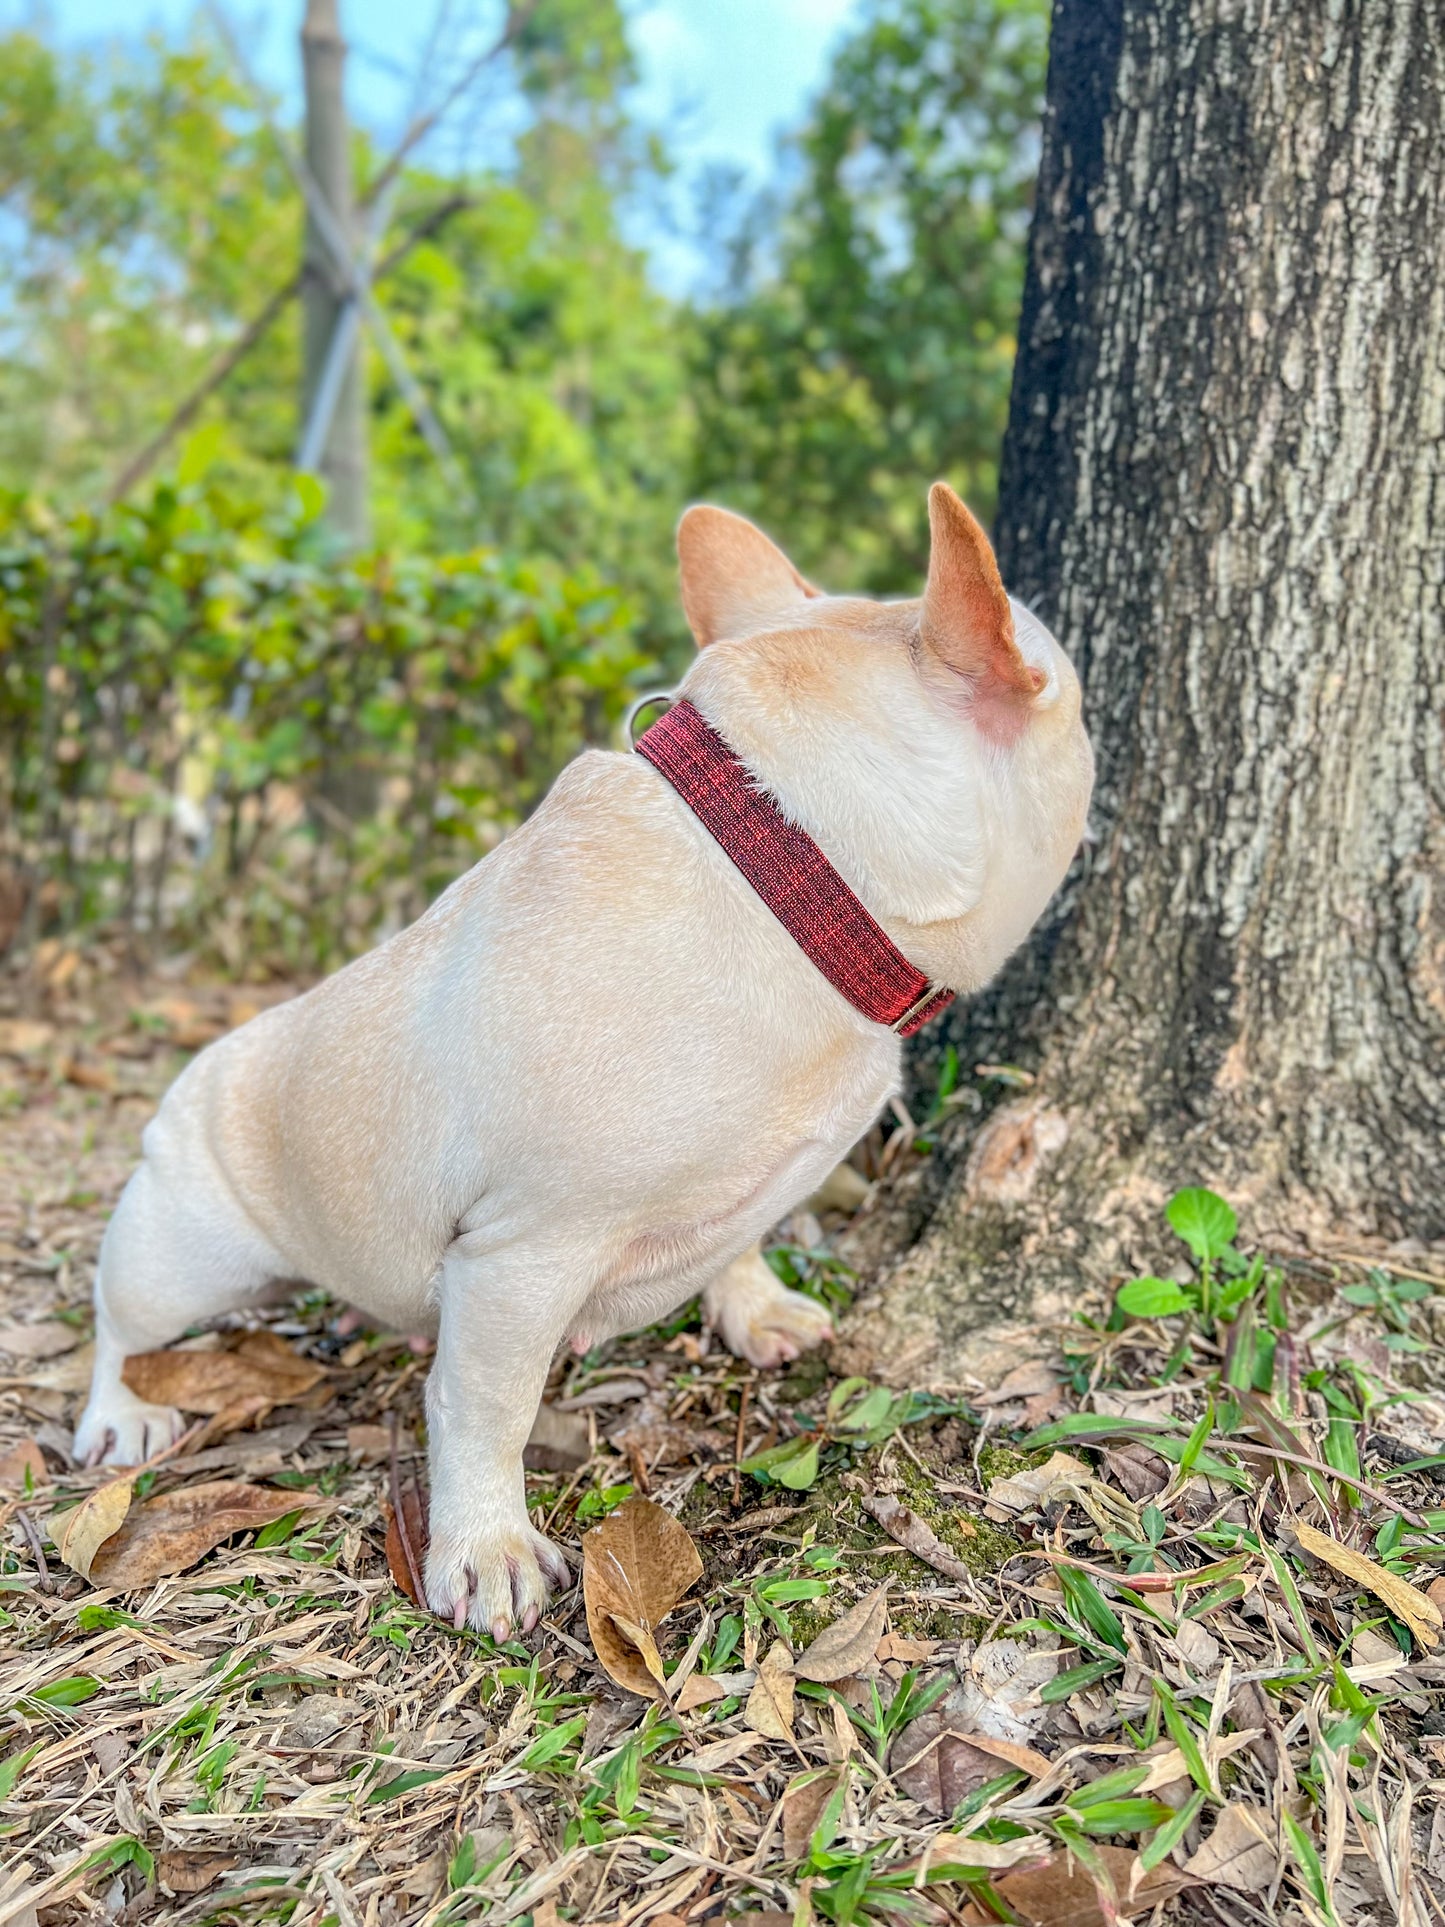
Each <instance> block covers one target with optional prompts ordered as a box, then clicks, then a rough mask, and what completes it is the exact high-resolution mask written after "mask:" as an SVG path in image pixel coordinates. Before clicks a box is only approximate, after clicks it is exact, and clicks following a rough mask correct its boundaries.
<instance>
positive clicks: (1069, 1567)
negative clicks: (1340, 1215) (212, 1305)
mask: <svg viewBox="0 0 1445 1927" xmlns="http://www.w3.org/2000/svg"><path fill="white" fill-rule="evenodd" d="M56 970H57V972H59V973H63V974H62V975H61V981H59V982H57V983H52V986H51V995H50V1000H49V1003H48V1005H45V1006H42V1010H43V1014H42V1015H40V1016H35V1015H31V1014H26V1015H21V1014H18V1010H17V1014H11V1015H0V1166H3V1169H4V1173H5V1175H4V1180H3V1185H0V1294H3V1297H0V1589H3V1590H0V1688H3V1692H0V1706H3V1709H4V1710H3V1720H4V1731H3V1734H0V1841H3V1848H0V1868H3V1871H0V1927H6V1923H15V1924H16V1927H26V1924H27V1923H32V1922H37V1921H38V1922H42V1923H45V1922H55V1923H60V1922H70V1921H81V1920H86V1921H89V1920H113V1921H124V1922H145V1923H151V1922H154V1923H157V1924H158V1927H160V1924H162V1923H172V1922H177V1923H178V1922H182V1921H184V1922H197V1923H201V1922H236V1923H242V1922H244V1923H253V1922H254V1923H261V1922H286V1923H290V1924H291V1927H386V1924H387V1923H407V1924H408V1927H410V1924H411V1923H425V1924H426V1927H459V1924H460V1923H463V1922H469V1921H496V1922H502V1921H518V1922H523V1923H525V1922H528V1921H530V1922H533V1923H535V1927H553V1923H556V1922H560V1921H579V1922H593V1921H595V1922H616V1923H618V1924H619V1927H623V1924H625V1923H631V1922H644V1921H651V1922H659V1923H662V1927H678V1924H679V1923H681V1922H690V1923H701V1922H707V1921H723V1920H730V1919H738V1918H747V1919H751V1920H753V1921H754V1922H756V1923H769V1927H783V1923H787V1922H793V1921H797V1922H802V1923H806V1922H809V1921H830V1922H838V1923H842V1924H843V1927H847V1923H849V1922H867V1921H890V1922H892V1921H898V1922H908V1921H918V1922H985V1921H989V1920H995V1919H1012V1920H1018V1921H1024V1922H1039V1923H1049V1927H1095V1924H1096V1923H1101V1922H1109V1921H1114V1920H1124V1921H1128V1920H1144V1919H1151V1918H1157V1919H1159V1920H1161V1921H1165V1920H1169V1921H1220V1922H1225V1923H1230V1924H1231V1927H1233V1924H1234V1923H1238V1924H1239V1927H1245V1924H1246V1923H1255V1922H1266V1921H1275V1920H1279V1921H1289V1922H1302V1923H1311V1924H1312V1927H1313V1924H1315V1923H1325V1924H1327V1927H1328V1924H1329V1923H1340V1927H1370V1924H1371V1923H1376V1922H1378V1923H1385V1922H1392V1921H1396V1920H1399V1921H1404V1922H1406V1923H1408V1927H1436V1924H1437V1923H1445V1645H1442V1641H1441V1618H1440V1606H1441V1602H1442V1599H1445V1462H1442V1463H1431V1461H1432V1460H1445V1398H1442V1396H1441V1393H1440V1389H1439V1388H1440V1386H1441V1384H1442V1382H1445V1374H1442V1371H1441V1357H1440V1353H1439V1351H1438V1350H1437V1349H1436V1345H1437V1343H1438V1341H1439V1340H1440V1338H1441V1337H1445V1317H1442V1316H1441V1314H1440V1310H1439V1306H1438V1301H1437V1299H1436V1298H1435V1296H1434V1287H1435V1286H1436V1285H1440V1284H1445V1280H1442V1279H1439V1278H1435V1277H1433V1276H1432V1275H1431V1274H1430V1271H1429V1267H1428V1264H1427V1263H1425V1262H1424V1261H1421V1263H1420V1264H1419V1265H1417V1267H1416V1268H1415V1269H1414V1270H1413V1271H1412V1270H1411V1269H1410V1268H1409V1267H1406V1268H1405V1269H1398V1268H1397V1269H1395V1270H1391V1269H1389V1268H1388V1267H1387V1266H1385V1265H1382V1264H1377V1265H1374V1266H1372V1265H1370V1263H1369V1256H1368V1254H1363V1255H1362V1256H1361V1259H1360V1261H1359V1262H1358V1263H1355V1262H1351V1263H1348V1264H1341V1265H1339V1266H1336V1267H1334V1268H1333V1269H1328V1268H1321V1267H1319V1266H1312V1265H1306V1264H1303V1263H1300V1262H1295V1263H1287V1262H1283V1261H1281V1262H1279V1263H1270V1264H1266V1263H1265V1262H1264V1261H1263V1260H1259V1261H1256V1262H1254V1263H1251V1262H1249V1261H1248V1260H1247V1259H1245V1258H1241V1257H1239V1256H1238V1255H1237V1250H1236V1245H1235V1242H1234V1240H1235V1237H1236V1231H1235V1227H1234V1225H1233V1222H1232V1214H1229V1213H1228V1212H1227V1208H1225V1207H1218V1201H1213V1202H1212V1203H1211V1202H1210V1201H1209V1200H1208V1194H1191V1195H1189V1196H1187V1197H1186V1198H1185V1199H1184V1201H1183V1202H1182V1203H1181V1202H1180V1201H1176V1205H1175V1206H1173V1207H1171V1216H1172V1218H1173V1220H1174V1231H1171V1230H1170V1229H1168V1228H1167V1227H1161V1232H1160V1250H1159V1263H1160V1265H1161V1266H1162V1267H1163V1268H1164V1270H1165V1271H1166V1272H1167V1273H1168V1274H1169V1275H1168V1276H1165V1277H1151V1278H1144V1279H1140V1280H1135V1281H1132V1282H1129V1283H1127V1284H1126V1285H1125V1289H1124V1294H1123V1301H1122V1303H1123V1308H1122V1309H1119V1310H1116V1311H1115V1313H1114V1315H1113V1317H1112V1318H1110V1319H1108V1320H1107V1321H1104V1322H1100V1323H1097V1324H1095V1325H1092V1326H1091V1325H1087V1324H1084V1323H1080V1324H1078V1325H1076V1326H1074V1327H1071V1328H1070V1329H1069V1330H1068V1331H1066V1332H1061V1333H1056V1334H1053V1341H1052V1343H1051V1344H1049V1345H1046V1346H1041V1355H1040V1357H1039V1358H1037V1359H1033V1360H1027V1361H1023V1362H1021V1363H1020V1366H1019V1368H1018V1370H1017V1371H1015V1372H1014V1373H1013V1374H1012V1375H1011V1377H1010V1379H1009V1380H1007V1381H1005V1383H1004V1384H1003V1385H1002V1386H999V1387H992V1388H988V1387H982V1386H979V1387H969V1388H965V1391H966V1392H967V1394H968V1396H964V1397H960V1398H959V1399H957V1400H955V1401H945V1400H939V1399H933V1398H927V1397H909V1396H907V1395H899V1394H896V1393H894V1392H891V1391H886V1390H884V1389H883V1388H880V1387H875V1386H871V1385H868V1384H867V1383H865V1382H862V1381H858V1380H848V1381H843V1382H842V1383H839V1382H838V1381H836V1380H835V1379H833V1378H831V1377H830V1376H829V1374H828V1371H827V1368H826V1364H825V1363H824V1362H821V1361H816V1360H805V1361H802V1362H800V1364H799V1365H798V1366H796V1367H795V1368H794V1369H793V1370H792V1371H791V1372H790V1373H789V1374H788V1375H786V1376H782V1375H778V1374H758V1373H755V1372H753V1371H751V1370H750V1369H749V1368H747V1367H746V1366H744V1365H742V1364H740V1363H739V1362H738V1361H736V1360H734V1359H732V1358H730V1357H729V1356H727V1355H725V1354H723V1353H721V1352H720V1351H719V1350H718V1348H717V1346H716V1345H715V1344H713V1343H710V1342H709V1341H708V1340H707V1338H706V1336H705V1335H704V1334H703V1333H702V1332H701V1330H700V1329H699V1327H698V1324H697V1321H696V1317H695V1315H690V1316H680V1317H679V1318H678V1319H677V1320H676V1321H674V1322H673V1324H672V1325H671V1326H670V1327H668V1328H666V1329H662V1330H654V1331H652V1332H649V1333H647V1334H644V1335H642V1336H640V1337H637V1338H632V1339H623V1340H619V1341H618V1342H617V1343H615V1344H614V1345H612V1346H610V1347H608V1348H606V1349H605V1350H603V1351H601V1352H599V1353H597V1354H594V1355H591V1356H589V1357H588V1358H586V1359H582V1360H575V1359H569V1360H567V1361H565V1362H559V1365H558V1366H557V1368H556V1370H555V1371H554V1374H553V1381H552V1384H551V1387H550V1389H549V1393H548V1405H547V1407H546V1409H545V1410H544V1413H543V1417H542V1420H541V1421H540V1422H539V1426H538V1429H537V1432H536V1433H535V1434H534V1439H533V1443H532V1446H531V1447H530V1448H529V1460H530V1461H531V1462H532V1469H531V1470H529V1473H528V1494H529V1498H530V1500H531V1503H532V1506H533V1517H534V1519H535V1520H536V1522H537V1524H538V1525H539V1526H542V1527H543V1528H544V1529H545V1530H547V1531H548V1532H549V1533H551V1534H552V1535H553V1537H554V1538H555V1539H556V1540H557V1541H558V1542H559V1543H560V1544H561V1545H562V1546H563V1548H564V1550H566V1551H567V1552H568V1553H569V1555H570V1558H571V1563H572V1566H573V1569H574V1571H579V1572H583V1573H584V1580H585V1584H584V1586H579V1587H578V1588H577V1589H575V1590H574V1591H572V1592H571V1593H569V1594H568V1595H567V1596H566V1597H564V1598H563V1599H562V1600H561V1601H560V1602H558V1604H557V1605H556V1607H555V1609H554V1611H553V1612H552V1613H550V1614H549V1615H548V1617H547V1618H546V1619H545V1620H544V1622H543V1625H542V1626H541V1628H539V1630H538V1632H537V1633H536V1634H535V1635H534V1636H533V1637H532V1638H531V1639H529V1640H526V1641H517V1642H514V1643H509V1644H508V1645H506V1646H504V1647H502V1648H500V1649H499V1648H497V1647H495V1646H494V1645H493V1644H492V1642H491V1641H490V1640H489V1639H487V1638H486V1637H483V1636H478V1635H474V1634H471V1633H469V1632H455V1631H453V1630H452V1629H450V1628H448V1627H445V1626H443V1625H441V1624H439V1623H438V1622H437V1621H436V1620H434V1619H432V1618H430V1617H429V1616H427V1615H425V1614H423V1613H421V1612H420V1611H419V1610H417V1608H416V1606H415V1605H414V1603H413V1601H412V1598H411V1597H409V1596H408V1595H409V1594H411V1595H413V1596H414V1594H415V1590H416V1581H415V1573H416V1570H417V1567H418V1564H419V1559H420V1553H421V1549H422V1546H423V1544H424V1532H425V1522H424V1505H425V1502H424V1459H423V1455H422V1431H421V1425H422V1403H421V1400H422V1388H423V1385H424V1382H425V1374H426V1369H427V1361H426V1359H425V1357H423V1356H418V1355H417V1354H416V1353H415V1352H414V1351H413V1350H412V1349H411V1347H410V1346H408V1344H407V1343H406V1341H405V1340H404V1339H401V1338H399V1337H395V1336H392V1335H387V1334H380V1333H373V1332H370V1331H367V1330H364V1329H359V1328H356V1327H355V1325H354V1321H353V1320H352V1319H351V1318H349V1317H348V1316H347V1315H346V1314H345V1312H344V1310H343V1308H341V1307H339V1306H337V1305H335V1304H332V1303H330V1302H328V1301H325V1300H323V1299H321V1298H320V1297H317V1296H308V1297H303V1298H301V1299H298V1300H297V1302H296V1303H295V1304H294V1305H292V1306H290V1307H283V1308H279V1309H276V1310H273V1311H269V1312H267V1313H266V1314H265V1315H264V1317H262V1318H254V1319H245V1320H242V1319H237V1320H233V1321H229V1322H228V1323H227V1325H226V1326H225V1328H223V1329H220V1330H216V1331H208V1332H204V1333H198V1334H196V1335H194V1336H193V1337H192V1338H190V1339H188V1340H187V1341H185V1343H184V1345H183V1347H182V1348H181V1349H180V1350H178V1351H176V1352H173V1353H172V1354H170V1355H168V1356H167V1357H166V1358H165V1359H164V1360H161V1359H157V1360H153V1361H147V1362H145V1363H143V1364H140V1365H138V1366H137V1367H136V1370H137V1372H138V1373H139V1374H140V1375H141V1376H143V1377H144V1376H145V1375H146V1374H149V1375H150V1376H149V1378H148V1379H147V1392H148V1395H151V1396H157V1397H164V1398H167V1399H173V1400H176V1401H178V1402H180V1403H181V1404H183V1406H185V1407H186V1409H187V1411H188V1414H189V1415H190V1416H191V1419H192V1423H191V1428H190V1430H189V1432H188V1433H187V1435H186V1437H185V1438H184V1439H183V1440H182V1442H181V1444H180V1446H179V1447H178V1448H177V1449H176V1450H175V1451H173V1452H172V1453H170V1454H167V1455H164V1456H163V1457H162V1458H161V1459H160V1460H159V1461H158V1462H156V1463H154V1464H152V1465H151V1466H150V1467H148V1468H146V1469H144V1470H143V1471H142V1472H141V1473H140V1474H138V1475H137V1476H136V1477H134V1478H130V1477H126V1478H123V1479H119V1480H118V1479H117V1478H116V1476H115V1475H114V1474H113V1473H92V1472H85V1471H82V1470H80V1469H78V1468H76V1467H75V1466H74V1465H73V1464H72V1462H71V1460H70V1457H69V1451H68V1447H69V1438H70V1432H69V1428H70V1424H71V1422H72V1420H73V1418H74V1416H75V1413H76V1411H77V1409H78V1406H79V1403H80V1400H81V1397H82V1394H83V1389H84V1384H85V1381H86V1377H87V1370H88V1333H89V1314H88V1303H87V1296H88V1288H89V1281H90V1275H91V1269H92V1266H93V1263H94V1258H95V1252H96V1249H97V1246H98V1243H99V1238H100V1234H101V1231H102V1229H103V1226H104V1222H105V1216H106V1213H107V1211H108V1210H109V1208H110V1206H111V1205H112V1204H113V1202H114V1199H115V1197H116V1195H117V1193H118V1191H119V1188H120V1185H121V1184H122V1183H123V1181H124V1178H125V1176H126V1174H127V1172H128V1171H129V1169H130V1168H131V1165H132V1163H133V1161H134V1158H135V1155H136V1152H137V1146H138V1140H139V1134H140V1129H141V1127H142V1125H143V1124H144V1122H145V1119H146V1117H147V1116H148V1115H149V1113H150V1110H151V1108H152V1107H153V1104H154V1101H155V1098H156V1097H157V1096H158V1095H159V1093H160V1091H161V1090H162V1089H163V1088H164V1086H165V1084H166V1083H167V1082H168V1081H169V1079H170V1078H171V1077H172V1076H173V1075H174V1074H175V1072H176V1070H177V1069H178V1068H179V1067H180V1064H181V1063H182V1062H183V1061H184V1057H185V1054H186V1052H187V1051H189V1050H192V1049H194V1048H196V1047H198V1046H199V1045H200V1044H202V1043H204V1042H205V1041H207V1039H208V1037H209V1036H211V1035H214V1034H218V1033H219V1032H220V1031H221V1030H222V1029H224V1028H225V1027H226V1025H227V1024H229V1023H232V1022H237V1021H240V1020H242V1019H243V1018H244V1017H245V1016H246V1015H248V1014H249V1013H250V1011H251V1009H253V1008H254V1007H255V1006H256V1005H257V1004H258V1003H260V1002H264V1001H268V1000H270V999H271V998H273V997H274V996H276V995H279V994H284V992H282V991H279V990H277V989H276V988H274V987H272V988H268V989H265V990H262V991H259V992H257V991H249V990H247V991H243V990H238V989H235V988H215V989H210V990H204V989H202V990H198V989H194V988H191V989H184V990H183V989H180V988H177V987H176V983H175V982H172V983H170V984H167V983H158V984H157V983H153V984H150V985H148V986H146V987H145V988H144V990H139V991H138V990H136V989H135V988H134V986H131V987H130V988H129V989H127V990H125V991H122V990H120V989H119V988H118V987H116V986H115V985H113V984H112V985H105V984H101V985H100V986H99V987H96V988H89V987H87V985H86V973H85V970H84V969H83V968H82V969H80V970H79V971H75V970H74V969H73V968H72V969H67V968H66V959H65V957H64V956H61V957H60V958H59V960H58V963H57V965H56ZM899 1152H900V1146H899V1144H898V1142H897V1138H896V1136H895V1140H894V1142H893V1143H892V1144H891V1145H890V1147H889V1153H890V1155H892V1156H894V1157H895V1158H896V1156H897V1155H898V1154H899ZM901 1152H902V1155H905V1156H906V1155H907V1154H908V1145H907V1143H904V1144H903V1145H902V1146H901ZM861 1188H862V1187H861V1186H858V1187H854V1192H855V1195H844V1196H841V1197H839V1198H837V1199H836V1200H835V1201H839V1202H845V1203H848V1204H856V1202H857V1197H856V1192H857V1191H859V1190H861ZM845 1192H846V1187H845ZM1216 1207H1218V1209H1216ZM1218 1210H1224V1214H1225V1215H1224V1218H1223V1219H1221V1218H1220V1217H1219V1215H1218ZM827 1223H828V1227H829V1229H831V1230H834V1231H836V1230H837V1229H838V1228H840V1227H841V1225H842V1224H843V1220H842V1218H841V1217H839V1216H834V1217H832V1218H830V1219H828V1220H827ZM1174 1232H1177V1233H1178V1238H1176V1237H1175V1235H1174ZM1180 1240H1182V1241H1183V1242H1182V1243H1181V1242H1180ZM1241 1242H1243V1240H1242V1239H1241ZM780 1244H781V1245H782V1246H783V1247H784V1248H783V1250H782V1251H781V1253H780V1255H779V1259H778V1262H779V1264H780V1266H781V1267H782V1268H784V1269H785V1270H787V1271H789V1272H790V1274H791V1275H793V1276H801V1277H803V1279H804V1281H805V1282H811V1283H812V1284H813V1285H814V1287H815V1288H819V1289H822V1290H825V1291H827V1292H828V1293H830V1294H831V1295H832V1296H833V1297H835V1298H836V1297H837V1296H838V1294H839V1292H840V1290H841V1281H842V1278H843V1276H844V1273H843V1271H842V1268H841V1267H839V1266H837V1265H836V1264H834V1263H833V1262H832V1261H831V1260H830V1259H829V1257H828V1256H827V1250H826V1242H825V1239H824V1236H823V1231H822V1228H821V1227H820V1226H819V1224H818V1223H817V1222H816V1221H815V1220H813V1219H812V1218H811V1217H810V1216H809V1215H808V1214H806V1213H805V1214H800V1215H799V1216H798V1217H796V1218H795V1220H794V1221H793V1222H792V1223H791V1224H790V1225H789V1226H787V1227H785V1228H784V1230H783V1232H782V1233H781V1234H780ZM1190 1254H1192V1262H1190V1263H1187V1264H1183V1265H1181V1264H1180V1263H1178V1262H1176V1261H1177V1260H1178V1259H1179V1258H1180V1257H1181V1256H1188V1255H1190ZM1119 1282H1123V1281H1119ZM162 1381H164V1386H163V1384H162ZM584 1551H585V1558H584ZM87 1573H88V1574H89V1578H88V1579H87V1578H86V1577H85V1576H84V1575H85V1574H87ZM584 1593H585V1597H584ZM599 1655H600V1657H599Z"/></svg>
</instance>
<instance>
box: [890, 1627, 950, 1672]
mask: <svg viewBox="0 0 1445 1927" xmlns="http://www.w3.org/2000/svg"><path fill="white" fill-rule="evenodd" d="M942 1644H943V1641H942V1640H941V1639H907V1638H905V1637H904V1635H903V1634H902V1633H885V1634H884V1635H883V1637H882V1639H880V1640H879V1642H878V1651H877V1653H876V1654H875V1655H874V1657H875V1658H876V1659H879V1660H883V1661H887V1660H896V1661H897V1663H898V1664H899V1665H900V1666H919V1665H921V1664H922V1663H923V1661H924V1660H925V1659H932V1658H933V1655H934V1654H935V1653H936V1652H937V1651H938V1649H939V1647H940V1646H941V1645H942Z"/></svg>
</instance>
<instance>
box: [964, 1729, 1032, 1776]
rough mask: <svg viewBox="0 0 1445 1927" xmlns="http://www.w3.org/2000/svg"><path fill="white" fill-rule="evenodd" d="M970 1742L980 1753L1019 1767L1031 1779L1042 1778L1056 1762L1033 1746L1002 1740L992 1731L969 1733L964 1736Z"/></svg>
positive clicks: (1006, 1764)
mask: <svg viewBox="0 0 1445 1927" xmlns="http://www.w3.org/2000/svg"><path fill="white" fill-rule="evenodd" d="M964 1737H965V1738H966V1739H967V1741H968V1744H969V1745H970V1746H972V1747H976V1748H977V1749H978V1751H979V1752H980V1753H987V1754H989V1755H991V1756H992V1758H994V1759H995V1760H1001V1761H1002V1762H1003V1763H1004V1765H1005V1766H1013V1767H1017V1768H1018V1770H1019V1771H1020V1772H1021V1773H1027V1774H1028V1776H1029V1778H1030V1779H1031V1780H1042V1779H1043V1777H1044V1775H1045V1774H1046V1773H1052V1772H1053V1770H1054V1763H1053V1761H1052V1760H1051V1759H1049V1758H1048V1756H1047V1755H1046V1754H1043V1753H1040V1752H1038V1750H1037V1749H1036V1748H1034V1747H1032V1746H1023V1745H1021V1744H1020V1743H1019V1741H1017V1740H1001V1739H998V1738H997V1737H996V1736H995V1735H994V1734H992V1733H969V1734H966V1735H965V1736H964Z"/></svg>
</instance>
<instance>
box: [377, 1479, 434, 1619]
mask: <svg viewBox="0 0 1445 1927" xmlns="http://www.w3.org/2000/svg"><path fill="white" fill-rule="evenodd" d="M385 1509H386V1569H387V1571H388V1572H389V1573H390V1574H391V1579H392V1584H393V1585H394V1586H395V1587H396V1588H397V1590H398V1591H399V1592H404V1593H405V1594H406V1596H407V1598H408V1599H409V1600H410V1601H411V1603H412V1604H413V1606H420V1607H421V1608H422V1610H423V1611H425V1610H426V1594H425V1593H424V1592H423V1590H422V1581H423V1574H424V1573H425V1571H426V1549H427V1546H428V1544H429V1543H430V1532H429V1529H428V1522H427V1500H426V1494H425V1493H424V1492H423V1491H422V1489H421V1487H420V1486H419V1485H418V1484H416V1483H415V1482H414V1481H410V1482H408V1483H406V1484H404V1485H403V1486H402V1487H401V1516H400V1517H399V1518H398V1516H397V1512H396V1509H395V1508H394V1507H393V1506H392V1503H391V1501H390V1500H389V1499H388V1500H387V1501H386V1508H385Z"/></svg>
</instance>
